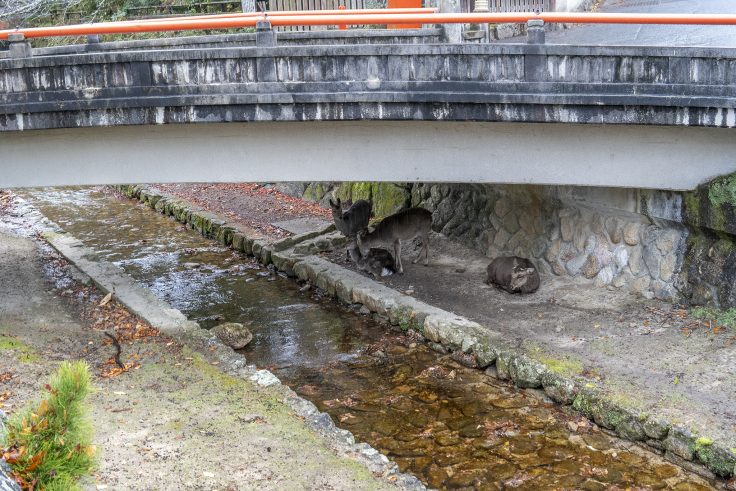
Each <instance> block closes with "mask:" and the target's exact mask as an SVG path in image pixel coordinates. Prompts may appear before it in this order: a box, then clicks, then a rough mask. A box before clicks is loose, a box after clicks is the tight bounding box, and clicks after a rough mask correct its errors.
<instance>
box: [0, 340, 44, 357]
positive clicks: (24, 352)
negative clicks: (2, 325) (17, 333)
mask: <svg viewBox="0 0 736 491" xmlns="http://www.w3.org/2000/svg"><path fill="white" fill-rule="evenodd" d="M0 351H15V352H16V353H17V355H18V360H19V361H20V362H21V363H33V362H36V361H38V360H39V356H38V355H37V354H36V352H35V350H34V349H33V348H31V347H30V346H28V345H27V344H25V343H23V342H22V341H19V340H18V339H17V338H14V337H11V336H7V335H5V334H0Z"/></svg>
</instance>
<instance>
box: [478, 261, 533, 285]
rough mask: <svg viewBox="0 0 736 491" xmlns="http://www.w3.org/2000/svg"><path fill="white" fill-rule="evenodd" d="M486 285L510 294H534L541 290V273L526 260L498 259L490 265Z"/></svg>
mask: <svg viewBox="0 0 736 491" xmlns="http://www.w3.org/2000/svg"><path fill="white" fill-rule="evenodd" d="M486 284H488V285H495V286H497V287H498V288H501V289H502V290H505V291H507V292H509V293H534V292H535V291H537V288H539V272H537V268H535V267H534V263H532V262H531V261H530V260H528V259H526V258H523V257H518V256H506V257H497V258H496V259H494V260H493V261H491V264H489V265H488V278H486Z"/></svg>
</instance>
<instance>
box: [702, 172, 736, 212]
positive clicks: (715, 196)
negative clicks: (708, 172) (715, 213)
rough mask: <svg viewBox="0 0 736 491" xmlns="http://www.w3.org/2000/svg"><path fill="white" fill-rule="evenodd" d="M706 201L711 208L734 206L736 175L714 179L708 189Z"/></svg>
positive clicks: (735, 200) (735, 199)
mask: <svg viewBox="0 0 736 491" xmlns="http://www.w3.org/2000/svg"><path fill="white" fill-rule="evenodd" d="M708 199H709V200H710V202H711V204H712V205H713V206H721V205H724V204H730V205H734V206H736V173H735V174H730V175H728V176H724V177H719V178H717V179H714V180H713V181H712V182H711V183H710V185H709V187H708Z"/></svg>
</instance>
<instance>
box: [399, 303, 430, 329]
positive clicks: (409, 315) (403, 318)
mask: <svg viewBox="0 0 736 491" xmlns="http://www.w3.org/2000/svg"><path fill="white" fill-rule="evenodd" d="M396 320H397V322H398V325H399V328H401V330H402V331H404V332H406V331H409V330H410V329H411V330H414V331H419V332H422V330H423V328H424V326H423V325H422V324H420V323H419V322H418V320H417V313H416V312H414V310H412V309H410V308H403V309H400V310H398V311H397V313H396Z"/></svg>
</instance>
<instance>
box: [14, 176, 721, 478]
mask: <svg viewBox="0 0 736 491" xmlns="http://www.w3.org/2000/svg"><path fill="white" fill-rule="evenodd" d="M22 196H23V197H24V198H26V199H29V200H30V201H31V202H32V204H34V205H35V206H36V207H37V208H39V209H40V210H41V211H42V212H43V213H44V215H46V216H47V217H49V218H50V219H51V220H53V221H55V222H56V223H57V224H59V225H60V226H61V227H62V228H64V229H65V230H66V231H68V232H69V233H71V234H72V235H74V236H75V237H77V238H78V239H80V240H82V241H83V242H84V243H85V245H87V246H89V247H91V248H93V249H94V250H96V251H97V252H98V254H99V255H100V257H101V258H102V259H104V260H107V261H110V262H113V263H116V264H118V265H119V266H121V267H122V268H123V269H124V270H125V271H126V272H127V273H128V274H130V275H131V276H132V277H134V278H135V279H136V280H138V281H139V282H140V283H142V284H144V285H145V286H147V287H148V288H150V289H151V290H152V291H153V292H154V293H155V294H156V295H158V296H160V297H161V298H162V299H164V300H166V301H167V302H169V303H170V304H171V305H172V306H174V307H175V308H177V309H180V310H181V311H182V312H184V313H185V314H186V315H188V316H189V318H190V319H193V320H196V321H198V322H199V323H200V324H201V325H202V326H203V327H206V328H209V327H212V326H214V325H216V324H218V323H220V322H224V321H230V322H242V323H244V324H248V325H249V326H250V329H251V331H252V332H253V334H254V340H253V341H252V342H251V344H249V345H248V346H247V347H246V349H244V350H243V354H244V355H245V356H246V358H247V359H248V361H249V362H250V363H254V364H256V365H258V366H259V367H265V368H269V369H271V370H272V371H273V372H274V373H275V374H276V375H278V376H279V378H280V379H281V380H282V381H283V382H284V383H286V384H288V385H289V386H291V387H292V388H294V390H296V391H297V392H298V393H299V394H300V395H301V396H302V397H304V398H306V399H309V400H311V401H313V402H314V403H315V404H316V405H317V406H318V407H319V408H320V410H322V411H326V412H328V413H329V414H330V415H331V416H332V417H333V419H334V420H335V422H336V423H337V424H338V426H340V427H343V428H346V429H349V430H350V431H352V433H353V434H354V435H355V436H356V438H357V439H359V440H362V441H366V442H368V443H370V444H371V445H373V446H374V447H376V448H377V449H378V450H380V451H381V452H383V453H385V454H386V455H388V456H389V457H390V458H392V459H393V460H395V461H396V462H397V463H398V465H399V466H400V468H401V469H402V470H403V471H406V472H410V473H412V474H414V475H416V476H417V477H419V478H420V479H421V480H422V481H424V482H425V483H426V484H427V485H428V486H430V487H434V488H441V489H508V488H514V489H535V490H536V489H586V490H597V489H621V488H630V487H638V488H645V489H649V488H651V489H677V490H696V489H712V488H711V486H709V485H708V484H707V483H706V482H705V481H703V480H702V479H700V478H699V477H697V476H694V475H691V474H687V473H685V472H684V471H683V470H682V469H680V468H679V467H676V466H674V465H672V464H669V463H666V462H663V461H662V460H660V459H659V458H658V457H657V456H655V455H654V454H651V453H648V452H644V451H642V450H640V449H639V448H638V447H636V446H634V445H630V444H627V443H625V442H622V441H621V440H618V439H615V438H610V437H608V436H607V435H605V434H603V433H601V432H600V431H598V430H597V429H595V428H591V427H590V426H588V425H585V424H580V423H581V421H580V420H579V419H577V418H576V417H575V416H574V415H571V414H567V413H565V412H564V411H563V410H562V409H560V408H559V407H557V406H555V405H554V404H550V403H549V402H548V401H546V400H545V399H544V397H543V396H542V395H540V394H539V393H537V392H535V391H519V390H517V389H515V388H513V387H510V386H507V385H506V384H504V383H502V382H498V381H496V380H495V379H493V378H491V377H488V376H486V375H485V374H483V373H482V372H481V371H479V370H474V369H469V368H465V367H463V366H461V365H459V364H458V363H456V362H455V361H453V360H452V359H451V358H449V357H448V356H447V355H442V354H439V353H436V352H434V351H431V350H430V349H428V348H427V346H426V345H424V344H423V343H422V342H421V341H419V340H416V339H414V338H412V337H410V336H404V335H400V334H397V333H395V332H394V331H392V330H390V329H389V328H388V327H387V326H385V325H383V324H381V323H378V322H375V321H373V320H372V319H370V318H369V317H364V316H360V315H358V314H357V313H356V312H355V311H354V310H351V309H348V308H343V307H340V306H338V305H336V304H335V303H334V302H332V301H331V300H326V299H322V298H320V296H319V295H318V294H316V293H315V292H312V291H309V292H302V291H300V288H299V285H297V284H296V283H295V282H293V281H291V280H289V279H286V278H283V277H281V276H279V275H278V274H274V273H273V272H272V271H269V270H268V269H266V268H263V267H261V266H260V265H258V264H256V263H254V262H253V261H252V260H251V259H250V258H247V257H244V256H242V255H240V254H238V253H234V252H233V251H231V250H229V249H225V248H222V247H219V246H218V245H217V244H216V243H214V242H212V241H210V240H207V239H204V238H203V237H201V236H199V235H198V234H197V233H195V232H193V231H191V230H187V229H186V228H185V227H184V226H183V225H181V224H179V223H177V222H175V221H174V220H173V219H171V218H168V217H164V216H163V215H160V214H158V213H156V212H154V211H152V210H150V209H149V208H147V207H144V206H143V205H140V204H138V203H137V202H136V203H134V202H132V201H130V200H128V199H125V198H120V197H118V196H116V195H114V194H112V193H110V192H107V191H105V190H101V189H96V188H64V189H58V188H57V189H39V190H29V191H26V192H24V193H23V195H22ZM573 429H574V430H575V431H572V430H573Z"/></svg>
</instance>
